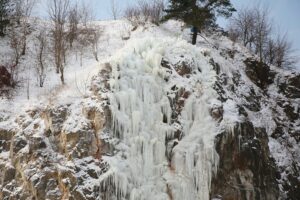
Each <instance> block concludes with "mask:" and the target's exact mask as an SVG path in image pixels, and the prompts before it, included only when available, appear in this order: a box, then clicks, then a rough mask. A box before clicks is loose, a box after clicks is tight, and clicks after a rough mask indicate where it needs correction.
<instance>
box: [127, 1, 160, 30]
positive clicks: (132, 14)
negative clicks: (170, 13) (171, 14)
mask: <svg viewBox="0 0 300 200" xmlns="http://www.w3.org/2000/svg"><path fill="white" fill-rule="evenodd" d="M163 12H164V1H163V0H154V1H153V2H151V3H150V2H147V1H145V0H139V1H138V4H137V5H134V6H131V7H128V8H127V9H126V10H125V17H126V18H127V19H128V20H129V21H130V22H131V23H132V24H133V25H134V26H138V25H144V24H145V23H146V22H151V23H154V24H156V25H158V24H159V22H160V20H161V19H162V17H163Z"/></svg>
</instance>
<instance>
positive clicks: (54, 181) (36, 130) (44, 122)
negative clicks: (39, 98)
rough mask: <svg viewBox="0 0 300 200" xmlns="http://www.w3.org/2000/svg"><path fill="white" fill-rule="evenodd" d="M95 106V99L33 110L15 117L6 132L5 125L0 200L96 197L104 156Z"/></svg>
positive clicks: (1, 134)
mask: <svg viewBox="0 0 300 200" xmlns="http://www.w3.org/2000/svg"><path fill="white" fill-rule="evenodd" d="M96 105H99V104H97V99H86V100H85V101H84V102H81V103H78V104H75V105H60V106H58V107H47V108H37V109H36V110H30V111H27V112H26V113H25V114H24V115H21V116H19V117H18V118H17V119H16V120H15V122H14V124H12V125H10V126H11V129H9V130H10V131H7V129H8V127H7V124H4V125H5V126H4V127H2V129H1V128H0V143H1V149H0V153H1V155H5V157H1V159H0V169H1V170H0V171H1V172H0V187H1V190H0V199H24V200H25V199H37V200H42V199H51V200H52V199H53V200H57V199H73V200H80V199H83V200H86V199H97V198H98V196H99V193H98V190H99V188H98V185H99V184H97V180H98V179H99V176H100V175H101V173H103V172H104V171H105V169H106V166H105V164H104V163H102V162H101V159H100V158H101V156H102V155H103V154H105V153H106V152H105V148H104V146H105V145H104V142H103V141H102V139H101V138H100V133H101V131H102V130H103V126H104V122H105V117H104V113H103V112H102V111H101V109H99V107H97V106H96ZM7 120H9V119H7ZM2 123H5V121H3V122H2ZM19 127H21V129H19Z"/></svg>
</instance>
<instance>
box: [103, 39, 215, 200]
mask: <svg viewBox="0 0 300 200" xmlns="http://www.w3.org/2000/svg"><path fill="white" fill-rule="evenodd" d="M133 49H134V50H133ZM181 52H184V54H188V55H189V54H190V55H191V56H192V60H199V63H196V64H195V66H194V67H195V69H198V67H200V66H199V65H200V64H201V69H202V74H200V73H199V74H197V75H193V76H195V77H194V79H191V81H192V82H191V83H189V84H194V88H195V91H194V93H193V94H192V95H190V96H189V98H188V99H186V102H185V105H184V108H183V110H182V112H181V116H180V117H179V121H180V124H181V125H182V135H183V138H182V140H181V141H178V140H177V143H178V144H177V143H176V144H177V145H176V146H175V145H174V144H173V145H174V146H175V147H174V148H173V147H171V149H172V148H173V150H172V152H169V154H170V155H171V154H172V158H171V163H169V160H168V158H167V157H166V151H167V150H166V148H167V147H166V145H168V144H166V138H167V139H171V138H174V134H175V132H176V129H175V126H172V124H171V121H172V120H171V117H172V108H171V105H170V100H169V97H168V96H167V89H168V88H169V87H167V82H166V81H165V80H164V78H165V76H166V74H167V73H166V69H165V68H162V67H161V66H160V63H161V60H162V58H163V57H164V56H165V54H166V53H170V54H171V56H173V57H174V55H172V53H173V54H175V55H176V56H177V57H180V56H181V54H182V53H181ZM197 52H198V51H197V49H195V47H193V46H191V45H189V44H187V43H186V42H184V41H181V40H179V41H177V40H173V39H163V40H158V39H143V40H141V41H137V42H136V43H134V44H132V45H129V47H128V48H125V49H124V50H123V51H122V52H121V53H120V54H119V55H116V56H115V58H114V59H115V61H114V63H112V66H113V70H112V73H113V76H112V77H113V80H111V81H110V84H111V85H110V86H111V88H112V94H111V95H110V96H109V100H110V109H111V113H112V137H114V138H118V139H119V143H118V144H117V145H116V147H115V148H116V150H117V153H116V155H114V156H113V157H111V158H106V159H107V162H108V163H109V165H110V167H111V169H110V171H108V172H107V173H106V174H105V175H102V179H101V180H100V182H101V185H103V187H104V188H108V187H111V188H113V191H114V194H112V195H111V199H112V200H114V199H125V198H126V199H128V198H129V199H130V200H141V199H143V200H150V199H156V200H165V199H169V198H170V197H169V195H170V194H169V193H170V192H171V193H172V198H173V199H174V200H182V199H187V200H192V199H201V200H208V199H209V192H210V182H211V178H212V175H213V174H215V173H216V170H217V163H218V156H217V153H216V152H215V150H214V137H215V135H216V130H215V123H214V121H213V120H212V119H211V117H210V113H209V104H210V101H212V100H213V98H214V96H216V95H215V92H214V90H213V89H212V84H213V83H214V81H215V79H214V78H215V72H214V71H213V70H211V67H210V66H209V65H208V64H207V61H205V59H206V58H205V57H204V56H203V55H202V54H201V53H199V52H198V53H197ZM182 79H185V78H182ZM198 80H199V81H200V82H201V84H200V83H197V82H198ZM178 81H179V82H180V81H181V80H178ZM180 83H181V82H180Z"/></svg>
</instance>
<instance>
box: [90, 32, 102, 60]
mask: <svg viewBox="0 0 300 200" xmlns="http://www.w3.org/2000/svg"><path fill="white" fill-rule="evenodd" d="M101 34H102V30H101V29H100V28H97V29H95V30H94V31H93V33H92V38H91V45H92V49H93V55H94V57H95V59H96V61H99V59H98V51H99V39H100V37H101Z"/></svg>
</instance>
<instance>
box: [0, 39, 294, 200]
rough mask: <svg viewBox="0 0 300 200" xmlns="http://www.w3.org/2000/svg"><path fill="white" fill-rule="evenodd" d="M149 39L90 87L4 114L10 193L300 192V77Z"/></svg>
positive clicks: (204, 195) (1, 165)
mask: <svg viewBox="0 0 300 200" xmlns="http://www.w3.org/2000/svg"><path fill="white" fill-rule="evenodd" d="M160 41H161V42H165V41H162V40H160ZM225 41H226V42H228V41H227V40H225ZM143 42H145V43H146V44H148V46H149V47H148V46H147V47H146V48H145V49H144V48H142V47H143V46H139V45H137V46H136V48H134V50H133V49H125V50H124V51H126V52H125V53H124V54H125V56H124V57H125V58H130V59H124V60H122V62H120V61H119V60H118V61H119V62H117V61H116V63H112V64H109V63H106V64H105V65H104V66H103V68H102V70H101V72H100V73H99V74H98V75H97V76H95V77H94V78H93V80H92V83H91V87H90V88H91V91H90V95H89V97H86V98H84V99H80V100H76V101H75V102H72V103H70V104H63V105H60V104H58V105H51V106H50V105H49V106H40V107H36V108H33V109H31V110H27V111H24V112H20V114H19V115H18V116H16V117H15V118H12V117H10V116H9V115H6V114H2V113H0V199H3V200H19V199H20V200H28V199H35V200H44V199H47V200H48V199H49V200H57V199H71V200H81V199H82V200H96V199H97V200H98V199H104V200H106V199H109V200H125V199H131V200H132V199H133V200H139V199H146V200H152V199H171V200H179V199H180V200H181V199H187V200H194V199H201V200H207V199H222V200H233V199H234V200H253V199H259V200H273V199H291V200H298V199H300V188H299V187H300V180H299V177H300V149H299V142H300V128H299V127H300V106H299V105H300V75H299V74H297V73H291V72H286V73H280V71H279V70H278V69H276V68H273V67H272V66H268V65H265V64H263V63H260V62H258V61H256V60H255V59H254V58H248V59H246V58H247V57H248V55H245V54H244V53H243V52H239V51H237V50H236V49H231V48H232V45H230V47H228V46H226V45H225V46H222V43H221V45H220V46H219V47H218V48H219V50H215V49H205V48H203V49H202V48H198V47H190V46H189V45H188V44H186V43H185V42H183V41H181V42H180V43H179V45H178V46H176V45H175V46H174V48H173V47H172V48H169V49H168V48H166V47H165V46H163V47H164V50H165V49H168V51H167V50H166V51H165V52H164V54H163V56H161V54H160V53H162V52H163V51H162V48H161V46H159V45H158V44H160V43H158V42H157V41H156V42H155V41H153V40H145V41H143ZM143 42H137V43H138V44H142V43H143ZM173 42H174V43H175V42H176V40H172V41H171V42H169V43H168V46H171V45H173ZM230 44H231V43H230ZM155 46H158V48H156V49H151V48H154V47H155ZM150 47H151V48H150ZM182 47H184V48H182ZM207 48H209V47H207ZM128 51H133V54H129V55H127V54H126V53H128ZM147 53H148V54H149V55H150V56H148V54H147ZM191 55H192V56H191ZM195 55H196V56H198V57H195ZM134 56H135V57H134ZM117 58H118V59H120V55H119V57H117ZM154 58H155V59H154ZM195 58H198V59H199V60H197V59H195ZM200 58H201V59H200ZM245 59H246V60H245ZM133 60H136V61H137V63H139V64H141V65H142V67H144V66H146V67H145V68H140V66H137V65H134V64H133V65H130V64H132V63H133ZM244 60H245V61H244ZM125 61H129V62H125ZM113 64H115V65H113ZM121 64H123V65H121ZM237 66H239V68H237ZM131 67H132V68H131ZM127 69H128V71H126V70H127ZM137 70H139V71H138V72H139V73H137ZM0 72H1V68H0ZM2 80H4V79H1V81H2ZM1 83H3V81H2V82H0V84H1ZM0 87H1V85H0ZM132 97H136V98H132ZM145 108H147V109H145ZM154 115H155V116H154ZM149 133H151V134H149ZM125 134H127V135H125Z"/></svg>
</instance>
